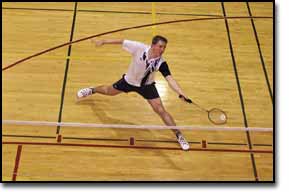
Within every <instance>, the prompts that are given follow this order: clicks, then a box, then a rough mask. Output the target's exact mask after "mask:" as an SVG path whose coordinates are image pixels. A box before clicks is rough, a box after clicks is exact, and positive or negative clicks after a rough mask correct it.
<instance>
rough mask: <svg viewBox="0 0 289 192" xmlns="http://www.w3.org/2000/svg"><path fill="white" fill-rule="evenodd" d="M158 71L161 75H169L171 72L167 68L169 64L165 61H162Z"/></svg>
mask: <svg viewBox="0 0 289 192" xmlns="http://www.w3.org/2000/svg"><path fill="white" fill-rule="evenodd" d="M159 71H160V72H161V73H162V75H163V76H164V77H166V76H168V75H171V72H170V69H169V66H168V64H167V62H163V63H162V64H161V66H160V68H159Z"/></svg>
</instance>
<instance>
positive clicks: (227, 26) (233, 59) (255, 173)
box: [221, 2, 259, 181]
mask: <svg viewBox="0 0 289 192" xmlns="http://www.w3.org/2000/svg"><path fill="white" fill-rule="evenodd" d="M221 4H222V10H223V14H224V17H225V25H226V29H227V36H228V40H229V46H230V52H231V56H232V64H233V67H234V72H235V77H236V81H237V86H238V92H239V98H240V102H241V108H242V113H243V118H244V124H245V127H246V128H247V127H248V122H247V117H246V111H245V105H244V100H243V94H242V89H241V84H240V81H239V76H238V70H237V65H236V61H235V56H234V51H233V46H232V41H231V35H230V29H229V24H228V21H227V18H226V11H225V5H224V2H221ZM246 135H247V140H248V144H249V149H250V150H252V143H251V138H250V133H249V131H246ZM250 157H251V162H252V167H253V171H254V176H255V179H256V181H259V178H258V172H257V168H256V162H255V158H254V154H253V153H250Z"/></svg>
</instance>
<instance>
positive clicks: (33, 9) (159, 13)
mask: <svg viewBox="0 0 289 192" xmlns="http://www.w3.org/2000/svg"><path fill="white" fill-rule="evenodd" d="M2 9H7V10H28V11H73V10H72V9H52V8H51V9H49V8H28V7H27V8H26V7H2ZM77 12H96V13H121V14H123V13H124V14H141V15H150V14H151V12H141V11H112V10H87V9H78V10H77ZM156 14H158V15H181V16H208V17H223V16H222V15H215V14H194V13H165V12H156Z"/></svg>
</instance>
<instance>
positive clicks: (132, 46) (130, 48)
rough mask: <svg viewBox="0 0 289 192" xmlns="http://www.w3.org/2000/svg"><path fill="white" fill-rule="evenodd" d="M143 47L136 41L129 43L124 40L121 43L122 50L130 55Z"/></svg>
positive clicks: (129, 41)
mask: <svg viewBox="0 0 289 192" xmlns="http://www.w3.org/2000/svg"><path fill="white" fill-rule="evenodd" d="M143 46H144V45H143V44H142V43H140V42H137V41H131V40H124V41H123V43H122V48H123V49H124V50H126V51H127V52H129V53H130V54H135V53H136V51H137V50H138V49H140V48H142V47H143Z"/></svg>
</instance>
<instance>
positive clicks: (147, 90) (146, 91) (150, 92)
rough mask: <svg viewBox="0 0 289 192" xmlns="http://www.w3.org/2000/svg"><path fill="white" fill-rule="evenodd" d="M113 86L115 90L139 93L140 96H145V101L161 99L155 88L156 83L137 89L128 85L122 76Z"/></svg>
mask: <svg viewBox="0 0 289 192" xmlns="http://www.w3.org/2000/svg"><path fill="white" fill-rule="evenodd" d="M112 86H113V87H114V88H115V89H117V90H119V91H123V92H126V93H128V92H131V91H134V92H137V93H138V94H140V95H141V96H143V97H144V98H145V99H156V98H159V97H160V96H159V93H158V90H157V88H156V86H155V83H152V84H150V85H145V86H142V87H136V86H133V85H130V84H128V83H127V82H126V80H125V79H124V76H122V78H121V79H120V80H118V81H117V82H115V83H114V84H113V85H112Z"/></svg>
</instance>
